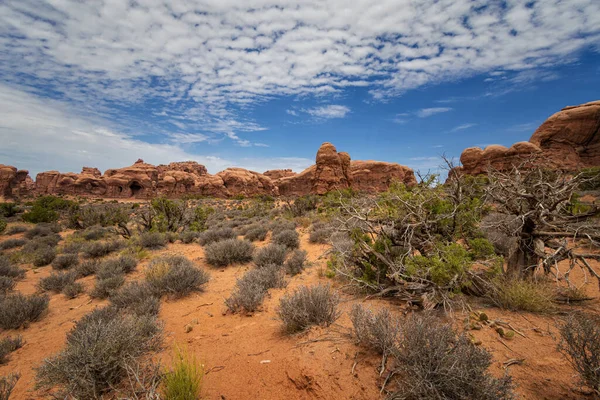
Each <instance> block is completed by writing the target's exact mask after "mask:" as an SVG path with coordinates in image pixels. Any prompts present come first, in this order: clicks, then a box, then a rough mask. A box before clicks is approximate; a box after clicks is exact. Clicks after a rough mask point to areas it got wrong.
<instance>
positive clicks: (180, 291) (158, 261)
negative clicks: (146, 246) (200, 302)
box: [146, 255, 210, 297]
mask: <svg viewBox="0 0 600 400" xmlns="http://www.w3.org/2000/svg"><path fill="white" fill-rule="evenodd" d="M209 278H210V277H209V275H208V273H207V272H206V271H204V270H203V269H200V268H196V266H194V263H193V262H191V261H190V260H188V259H187V258H185V257H183V256H178V255H167V256H162V257H157V258H154V259H153V260H152V261H150V264H149V265H148V268H147V269H146V282H148V284H149V285H150V287H151V288H152V290H154V292H155V293H157V294H158V295H163V294H166V295H170V296H173V297H184V296H187V295H188V294H190V293H191V292H194V291H201V290H202V287H203V286H204V284H206V283H207V282H208V280H209Z"/></svg>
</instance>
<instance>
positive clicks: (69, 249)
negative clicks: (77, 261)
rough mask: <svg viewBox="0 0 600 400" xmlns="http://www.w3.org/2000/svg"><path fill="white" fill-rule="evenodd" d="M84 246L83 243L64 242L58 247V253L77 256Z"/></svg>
mask: <svg viewBox="0 0 600 400" xmlns="http://www.w3.org/2000/svg"><path fill="white" fill-rule="evenodd" d="M84 246H85V243H83V242H66V243H63V244H62V245H60V247H59V248H58V252H59V253H62V254H78V253H79V252H80V251H81V250H82V249H83V247H84Z"/></svg>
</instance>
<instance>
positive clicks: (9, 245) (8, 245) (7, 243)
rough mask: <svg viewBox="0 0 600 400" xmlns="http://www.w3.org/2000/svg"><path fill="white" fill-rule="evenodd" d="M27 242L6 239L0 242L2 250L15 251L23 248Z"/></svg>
mask: <svg viewBox="0 0 600 400" xmlns="http://www.w3.org/2000/svg"><path fill="white" fill-rule="evenodd" d="M25 243H27V241H26V240H25V239H6V240H4V241H3V242H0V250H8V249H14V248H15V247H21V246H23V245H24V244H25Z"/></svg>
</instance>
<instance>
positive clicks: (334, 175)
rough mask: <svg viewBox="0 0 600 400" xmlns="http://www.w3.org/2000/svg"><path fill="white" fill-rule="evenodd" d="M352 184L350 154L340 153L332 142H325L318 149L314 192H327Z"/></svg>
mask: <svg viewBox="0 0 600 400" xmlns="http://www.w3.org/2000/svg"><path fill="white" fill-rule="evenodd" d="M351 185H352V178H351V176H350V155H349V154H348V153H338V152H337V150H336V148H335V146H334V145H332V144H331V143H327V142H326V143H323V144H322V145H321V147H320V148H319V151H317V163H316V168H315V173H314V177H313V185H312V193H315V194H325V193H327V192H331V191H332V190H338V189H347V188H349V187H350V186H351Z"/></svg>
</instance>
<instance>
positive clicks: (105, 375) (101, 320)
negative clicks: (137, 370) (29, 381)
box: [36, 308, 162, 399]
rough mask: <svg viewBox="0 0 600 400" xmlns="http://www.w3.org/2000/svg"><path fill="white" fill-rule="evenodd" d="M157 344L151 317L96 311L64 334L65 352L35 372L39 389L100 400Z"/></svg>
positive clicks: (157, 331) (158, 329)
mask: <svg viewBox="0 0 600 400" xmlns="http://www.w3.org/2000/svg"><path fill="white" fill-rule="evenodd" d="M161 340H162V336H161V327H160V326H159V325H158V324H157V322H156V319H155V318H154V317H149V316H141V317H140V316H134V315H129V314H125V315H123V314H120V313H119V312H118V311H117V310H116V309H111V308H103V309H96V310H95V311H93V312H92V313H90V314H88V315H86V316H85V317H83V318H82V319H81V320H80V321H79V322H77V324H76V325H75V327H74V328H73V329H72V330H71V331H70V332H69V333H68V334H67V344H66V347H65V349H64V350H63V351H61V352H60V353H59V354H57V355H55V356H53V357H50V358H47V359H46V360H44V362H43V363H42V365H41V366H40V367H39V368H38V369H37V375H36V383H37V387H38V388H56V389H58V393H56V395H57V396H61V397H64V398H66V397H73V398H79V399H94V398H100V397H102V396H103V395H104V394H105V393H107V392H109V391H110V390H111V389H112V388H113V387H115V386H117V385H118V384H119V383H120V382H121V380H122V379H123V378H124V377H125V376H126V371H127V368H128V366H129V365H131V364H132V363H135V362H136V359H137V358H139V357H140V356H142V355H144V354H145V353H147V352H149V351H152V350H156V349H158V347H159V345H160V343H161Z"/></svg>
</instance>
